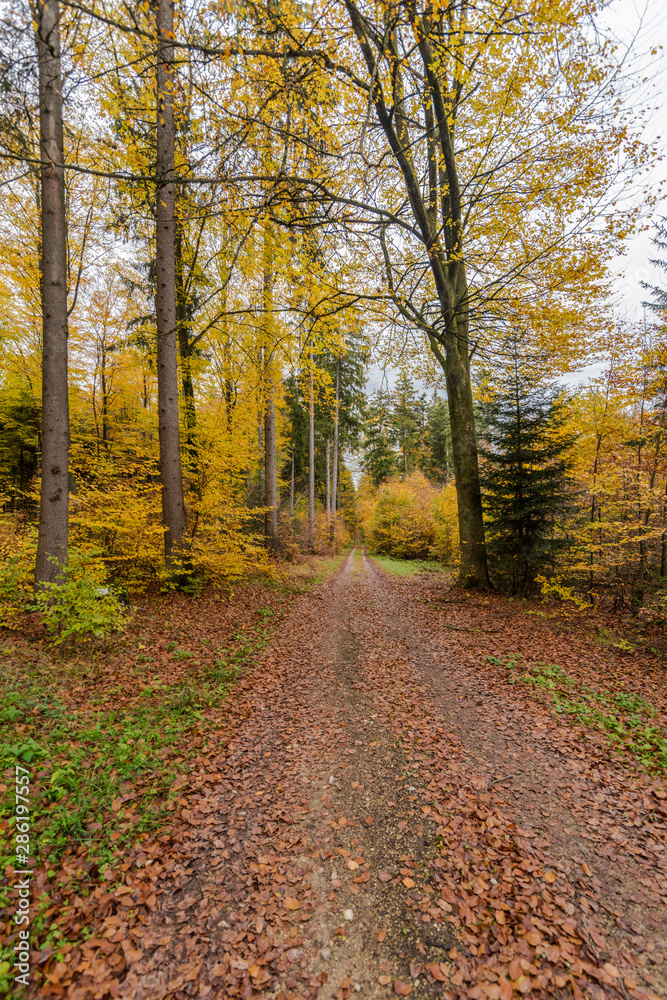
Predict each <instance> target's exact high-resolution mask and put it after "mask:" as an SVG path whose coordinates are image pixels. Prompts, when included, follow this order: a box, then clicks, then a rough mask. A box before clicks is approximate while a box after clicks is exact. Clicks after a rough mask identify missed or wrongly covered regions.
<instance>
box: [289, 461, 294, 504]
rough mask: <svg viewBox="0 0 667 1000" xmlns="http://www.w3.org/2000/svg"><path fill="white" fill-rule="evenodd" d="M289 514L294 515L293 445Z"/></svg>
mask: <svg viewBox="0 0 667 1000" xmlns="http://www.w3.org/2000/svg"><path fill="white" fill-rule="evenodd" d="M289 512H290V514H294V445H292V476H291V479H290V486H289Z"/></svg>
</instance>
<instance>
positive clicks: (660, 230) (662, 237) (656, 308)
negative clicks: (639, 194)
mask: <svg viewBox="0 0 667 1000" xmlns="http://www.w3.org/2000/svg"><path fill="white" fill-rule="evenodd" d="M653 225H654V228H655V231H656V235H655V236H654V237H653V238H652V239H651V243H652V244H653V246H654V247H657V248H658V250H661V251H662V253H663V254H667V219H661V220H660V222H655V223H654V224H653ZM650 263H651V264H653V266H654V267H658V268H660V270H661V271H667V259H666V258H665V257H656V258H652V259H651V261H650ZM641 284H642V288H645V289H646V291H647V292H650V293H651V296H652V301H651V302H644V305H645V306H646V307H647V308H648V309H651V310H652V311H653V312H654V313H657V314H658V316H660V317H664V316H665V315H667V288H662V287H661V286H660V285H651V284H649V283H648V282H646V281H642V283H641Z"/></svg>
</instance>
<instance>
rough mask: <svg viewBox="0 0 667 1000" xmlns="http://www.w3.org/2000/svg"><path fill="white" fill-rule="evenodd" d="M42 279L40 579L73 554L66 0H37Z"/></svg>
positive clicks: (38, 583) (54, 573) (50, 575)
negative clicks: (63, 54)
mask: <svg viewBox="0 0 667 1000" xmlns="http://www.w3.org/2000/svg"><path fill="white" fill-rule="evenodd" d="M35 13H36V44H37V58H38V63H39V133H40V135H39V139H40V159H41V168H40V188H41V253H40V269H41V284H42V289H41V291H42V482H41V492H40V506H39V535H38V540H37V560H36V565H35V584H36V586H37V587H40V586H41V585H43V584H45V583H50V582H52V581H54V580H55V579H56V577H57V576H58V573H59V571H60V569H61V567H62V566H63V565H64V564H65V563H66V561H67V541H68V538H67V533H68V520H69V488H68V452H69V399H68V385H67V336H68V329H67V220H66V216H65V171H64V165H63V164H64V144H63V117H62V81H61V69H60V8H59V4H58V0H37V3H36V7H35Z"/></svg>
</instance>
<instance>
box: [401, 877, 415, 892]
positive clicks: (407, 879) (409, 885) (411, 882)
mask: <svg viewBox="0 0 667 1000" xmlns="http://www.w3.org/2000/svg"><path fill="white" fill-rule="evenodd" d="M416 884H417V883H416V882H415V880H414V879H412V878H410V877H409V876H408V875H406V876H405V878H404V879H403V885H404V886H405V888H406V889H414V887H415V885H416Z"/></svg>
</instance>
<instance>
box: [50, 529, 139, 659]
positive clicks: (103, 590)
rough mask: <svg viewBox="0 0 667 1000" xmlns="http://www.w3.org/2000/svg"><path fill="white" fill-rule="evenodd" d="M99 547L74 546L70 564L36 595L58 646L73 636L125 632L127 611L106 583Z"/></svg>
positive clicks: (69, 560) (87, 636)
mask: <svg viewBox="0 0 667 1000" xmlns="http://www.w3.org/2000/svg"><path fill="white" fill-rule="evenodd" d="M98 556H99V552H97V551H96V550H93V551H88V552H84V551H81V550H80V549H76V548H73V549H72V548H71V549H70V552H69V556H68V561H67V566H66V567H64V568H63V570H62V571H61V572H60V574H59V575H58V578H57V580H56V581H55V583H48V584H46V585H45V586H44V587H43V589H42V590H40V591H39V592H38V593H37V594H36V595H35V600H34V607H35V608H36V609H37V610H39V611H41V613H42V615H43V618H44V624H45V625H46V628H47V631H48V632H49V633H50V635H51V636H52V637H53V642H54V645H60V643H62V642H65V641H66V640H67V639H70V638H72V637H73V636H77V637H85V638H91V637H95V638H102V637H103V636H106V635H111V634H112V633H113V632H119V631H122V629H123V625H124V622H125V612H124V609H123V606H122V604H121V601H120V600H119V598H118V596H117V595H116V594H115V593H114V591H113V590H112V589H111V588H110V587H107V586H105V582H106V573H105V569H104V566H103V564H102V563H101V562H100V560H99V559H98V558H97V557H98Z"/></svg>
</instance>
